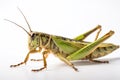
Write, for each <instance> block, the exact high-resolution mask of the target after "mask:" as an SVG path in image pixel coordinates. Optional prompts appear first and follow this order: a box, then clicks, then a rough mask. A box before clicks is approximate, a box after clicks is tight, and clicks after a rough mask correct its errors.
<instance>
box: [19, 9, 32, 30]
mask: <svg viewBox="0 0 120 80" xmlns="http://www.w3.org/2000/svg"><path fill="white" fill-rule="evenodd" d="M18 10H19V11H20V13H21V14H22V16H23V17H24V19H25V21H26V23H27V25H28V27H29V30H30V32H32V30H31V27H30V25H29V23H28V21H27V19H26V17H25V15H24V14H23V12H22V11H21V10H20V8H18Z"/></svg>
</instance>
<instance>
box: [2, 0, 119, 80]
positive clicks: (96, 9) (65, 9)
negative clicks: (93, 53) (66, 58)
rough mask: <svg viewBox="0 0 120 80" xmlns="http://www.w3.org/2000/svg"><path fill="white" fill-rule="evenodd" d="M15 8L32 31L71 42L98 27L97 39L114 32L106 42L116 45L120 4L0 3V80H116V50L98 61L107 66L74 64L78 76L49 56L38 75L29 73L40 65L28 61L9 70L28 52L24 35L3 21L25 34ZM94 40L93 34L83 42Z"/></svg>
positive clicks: (72, 0) (100, 0) (94, 0)
mask: <svg viewBox="0 0 120 80" xmlns="http://www.w3.org/2000/svg"><path fill="white" fill-rule="evenodd" d="M17 7H19V8H20V9H21V10H22V11H23V13H24V14H25V15H26V17H27V19H28V21H29V23H30V25H31V28H32V30H33V31H39V32H45V33H49V34H55V35H60V36H64V37H68V38H74V37H75V36H77V35H79V34H82V33H84V32H86V31H88V30H90V29H92V28H94V27H95V26H96V25H98V24H100V25H102V32H101V34H100V36H102V35H104V34H105V33H107V32H108V31H109V30H114V31H115V35H113V36H112V37H111V38H109V39H108V40H107V41H106V42H111V43H114V44H117V45H120V0H0V80H96V79H97V80H120V69H119V68H120V53H119V52H120V49H118V50H116V51H114V52H113V53H112V54H110V55H108V56H106V57H104V58H102V60H109V61H110V63H109V64H95V63H91V62H87V61H79V62H76V63H74V64H75V66H76V67H77V68H78V69H79V72H75V71H74V70H73V69H71V68H70V67H69V66H67V65H66V64H64V63H63V62H61V61H60V60H59V59H57V58H56V57H54V56H53V55H50V56H49V57H48V59H47V61H48V68H47V70H43V71H41V72H36V73H35V72H31V69H33V68H40V67H42V62H31V61H28V63H27V65H22V66H20V67H17V68H10V67H9V66H10V65H11V64H16V63H19V62H21V61H23V60H24V58H25V56H26V54H27V52H28V48H27V34H26V33H25V32H24V31H23V30H22V29H20V28H19V27H17V26H16V25H14V24H11V23H9V22H7V21H5V20H4V19H10V20H12V21H15V22H16V23H18V24H20V25H21V26H23V27H24V28H25V29H26V30H28V27H27V25H26V23H25V21H24V19H23V16H22V15H21V14H20V12H19V11H18V9H17ZM28 31H29V30H28ZM94 38H95V33H94V34H93V35H91V36H90V37H89V38H87V39H86V40H88V41H91V42H92V41H94ZM39 56H40V55H39V54H34V55H31V56H30V58H40V57H39Z"/></svg>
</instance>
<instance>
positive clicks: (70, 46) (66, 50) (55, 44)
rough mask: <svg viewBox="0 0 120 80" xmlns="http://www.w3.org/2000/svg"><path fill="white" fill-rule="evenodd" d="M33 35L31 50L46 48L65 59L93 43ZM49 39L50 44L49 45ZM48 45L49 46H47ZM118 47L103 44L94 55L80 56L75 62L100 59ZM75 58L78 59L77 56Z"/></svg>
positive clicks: (37, 33) (39, 34) (41, 34)
mask: <svg viewBox="0 0 120 80" xmlns="http://www.w3.org/2000/svg"><path fill="white" fill-rule="evenodd" d="M33 35H34V36H33V37H32V38H31V37H30V38H29V40H30V42H29V43H28V44H29V49H30V50H33V49H36V48H37V47H41V48H42V47H44V48H45V49H49V50H51V52H52V53H53V54H55V55H56V54H57V53H59V54H60V55H62V56H63V57H65V58H68V57H69V56H70V55H72V54H73V53H74V52H76V51H78V50H80V49H82V48H83V47H85V46H87V45H88V44H90V43H91V42H85V41H79V40H75V39H69V38H65V37H61V36H55V35H49V34H46V33H39V32H35V33H33ZM38 39H39V40H38ZM49 39H50V42H49V44H48V40H49ZM40 43H41V46H40ZM46 44H48V45H47V46H45V45H46ZM31 45H34V46H31ZM118 47H119V46H117V45H114V44H111V43H101V44H100V45H99V46H97V48H96V49H95V50H94V51H93V52H92V53H90V54H87V55H85V56H84V54H83V56H82V57H81V56H79V57H78V58H77V59H75V60H80V59H82V60H83V59H94V58H99V57H102V56H105V55H107V54H109V53H111V52H112V51H114V50H116V49H117V48H118ZM86 51H87V50H86ZM74 57H75V58H76V57H77V56H74ZM69 60H74V59H72V58H69Z"/></svg>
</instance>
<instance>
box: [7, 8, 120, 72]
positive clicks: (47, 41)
mask: <svg viewBox="0 0 120 80" xmlns="http://www.w3.org/2000/svg"><path fill="white" fill-rule="evenodd" d="M19 11H20V13H21V14H22V16H23V17H24V19H25V21H26V23H27V25H28V28H29V32H28V31H27V30H25V29H24V28H23V27H22V26H20V25H18V24H16V23H15V22H13V21H10V20H8V19H6V20H7V21H9V22H11V23H13V24H15V25H17V26H18V27H20V28H22V29H23V30H24V31H25V32H26V33H27V34H28V48H29V52H28V54H27V55H26V57H25V59H24V61H23V62H21V63H19V64H16V65H11V66H10V67H17V66H20V65H22V64H26V63H27V61H28V59H29V56H30V54H33V53H37V52H41V51H42V50H43V52H42V56H43V59H41V60H42V61H43V63H44V65H43V67H42V68H39V69H32V71H41V70H43V69H45V68H47V61H46V59H47V57H48V55H49V54H50V53H53V54H54V55H55V56H56V57H58V58H59V59H60V60H62V61H63V62H64V63H65V64H67V65H69V66H70V67H72V68H73V69H74V70H75V71H78V69H77V68H76V67H75V66H74V64H73V63H72V62H71V61H73V60H89V61H92V62H98V63H108V62H109V61H99V60H95V59H96V58H99V57H103V56H105V55H107V54H109V53H111V52H113V51H114V50H116V49H117V48H119V46H118V45H114V44H112V43H103V42H104V41H105V40H107V39H108V38H109V37H111V36H112V35H113V34H114V31H112V30H111V31H109V32H108V33H106V34H105V35H104V36H102V37H101V38H99V39H98V35H99V33H100V31H101V30H102V29H101V26H100V25H98V26H96V27H95V28H93V29H91V30H89V31H87V32H85V33H83V34H81V35H79V36H77V37H75V38H74V39H69V38H66V37H62V36H56V35H51V34H47V33H42V32H35V31H32V30H31V27H30V25H29V23H28V21H27V19H26V17H25V16H24V14H23V13H22V11H21V10H20V9H19ZM96 30H99V31H98V33H97V35H96V38H95V41H94V42H87V41H84V39H85V38H86V37H88V36H89V35H90V34H91V33H93V32H95V31H96ZM33 61H35V59H33Z"/></svg>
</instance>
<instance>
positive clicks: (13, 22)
mask: <svg viewBox="0 0 120 80" xmlns="http://www.w3.org/2000/svg"><path fill="white" fill-rule="evenodd" d="M4 20H6V21H9V22H11V23H13V24H15V25H17V26H18V27H20V28H22V29H23V30H24V31H25V32H26V33H27V34H28V35H29V36H31V35H30V33H29V32H27V30H25V29H24V28H23V27H22V26H20V25H18V24H17V23H15V22H13V21H10V20H8V19H4Z"/></svg>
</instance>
